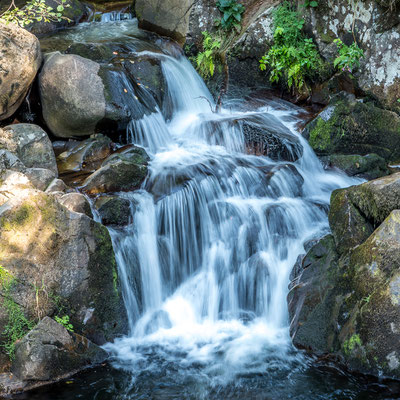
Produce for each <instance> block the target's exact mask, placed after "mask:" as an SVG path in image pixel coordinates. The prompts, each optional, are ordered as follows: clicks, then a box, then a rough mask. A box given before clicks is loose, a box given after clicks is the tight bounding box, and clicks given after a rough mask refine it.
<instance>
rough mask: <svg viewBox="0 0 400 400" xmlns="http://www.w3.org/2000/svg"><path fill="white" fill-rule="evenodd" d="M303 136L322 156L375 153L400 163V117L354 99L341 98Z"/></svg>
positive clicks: (325, 110)
mask: <svg viewBox="0 0 400 400" xmlns="http://www.w3.org/2000/svg"><path fill="white" fill-rule="evenodd" d="M303 134H304V136H305V137H306V138H307V139H308V140H309V143H310V145H311V147H312V148H313V149H314V151H315V152H316V153H317V154H318V155H330V154H351V155H354V154H358V155H366V154H370V153H375V154H377V155H379V156H381V157H383V158H385V159H386V160H387V161H389V162H397V161H399V160H400V116H398V115H397V114H396V113H394V112H392V111H387V110H383V109H381V108H378V107H376V106H375V105H374V104H372V103H365V102H362V101H358V100H356V99H355V98H354V96H344V95H340V96H337V97H336V98H335V99H334V100H333V101H332V103H331V104H330V105H329V106H328V107H326V108H325V109H324V110H323V111H322V112H321V113H320V114H319V116H318V117H317V118H315V119H314V120H313V121H312V122H310V123H309V124H308V125H307V126H306V128H305V130H304V132H303Z"/></svg>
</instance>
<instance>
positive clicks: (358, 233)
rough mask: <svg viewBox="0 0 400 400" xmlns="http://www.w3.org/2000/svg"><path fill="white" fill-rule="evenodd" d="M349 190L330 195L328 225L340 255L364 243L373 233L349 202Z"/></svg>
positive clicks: (357, 210) (364, 218)
mask: <svg viewBox="0 0 400 400" xmlns="http://www.w3.org/2000/svg"><path fill="white" fill-rule="evenodd" d="M351 197H352V195H351V189H350V190H349V189H339V190H335V191H334V192H333V193H332V197H331V209H330V211H329V225H330V227H331V229H332V234H333V237H334V238H335V244H336V249H337V251H338V252H339V253H340V254H343V253H345V252H348V251H349V250H350V249H352V248H353V247H356V246H358V245H360V244H361V243H363V242H365V240H367V239H368V237H369V236H370V235H371V233H372V232H373V226H372V224H371V223H370V222H369V221H368V219H367V217H366V216H365V215H363V214H362V213H361V212H360V209H359V208H358V207H356V206H355V205H354V204H353V202H352V201H351Z"/></svg>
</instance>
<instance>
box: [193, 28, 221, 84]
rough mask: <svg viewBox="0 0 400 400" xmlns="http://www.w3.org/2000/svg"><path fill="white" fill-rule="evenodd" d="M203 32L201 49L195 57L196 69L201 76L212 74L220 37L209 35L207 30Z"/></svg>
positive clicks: (219, 45) (206, 76) (205, 76)
mask: <svg viewBox="0 0 400 400" xmlns="http://www.w3.org/2000/svg"><path fill="white" fill-rule="evenodd" d="M202 34H203V51H202V52H200V53H199V54H198V55H197V57H196V64H197V70H198V72H199V74H200V75H201V76H202V77H203V78H208V77H210V76H213V75H214V72H215V64H216V60H217V57H218V51H219V49H220V48H221V39H219V38H218V37H213V36H211V35H210V34H209V33H208V32H207V31H204V32H202Z"/></svg>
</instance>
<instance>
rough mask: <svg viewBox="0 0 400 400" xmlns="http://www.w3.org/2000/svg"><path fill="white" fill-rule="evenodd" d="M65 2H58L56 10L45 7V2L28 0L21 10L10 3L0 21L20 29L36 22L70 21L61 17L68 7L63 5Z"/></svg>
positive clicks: (0, 16) (64, 0)
mask: <svg viewBox="0 0 400 400" xmlns="http://www.w3.org/2000/svg"><path fill="white" fill-rule="evenodd" d="M66 1H67V0H59V4H58V6H57V7H56V9H54V8H53V7H50V6H47V4H46V2H45V0H30V1H29V2H28V3H26V5H25V6H24V7H23V8H18V7H16V6H15V4H14V1H12V3H11V5H10V7H9V8H8V10H7V11H6V12H4V13H3V14H2V15H0V21H1V22H5V23H7V24H8V23H10V22H13V23H15V24H16V25H19V26H21V27H22V28H23V27H25V26H27V25H29V24H32V23H33V22H36V21H38V22H40V21H44V22H56V21H61V20H66V21H70V20H69V19H68V18H67V17H65V16H63V15H62V12H63V11H64V9H65V8H66V7H70V5H69V4H65V3H66Z"/></svg>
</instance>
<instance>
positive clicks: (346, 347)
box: [343, 334, 362, 356]
mask: <svg viewBox="0 0 400 400" xmlns="http://www.w3.org/2000/svg"><path fill="white" fill-rule="evenodd" d="M361 346H362V342H361V338H360V335H358V334H354V335H353V336H351V337H350V339H347V340H346V341H345V342H344V343H343V352H344V354H345V355H346V356H350V354H351V353H352V352H353V350H354V349H355V348H356V347H361Z"/></svg>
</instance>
